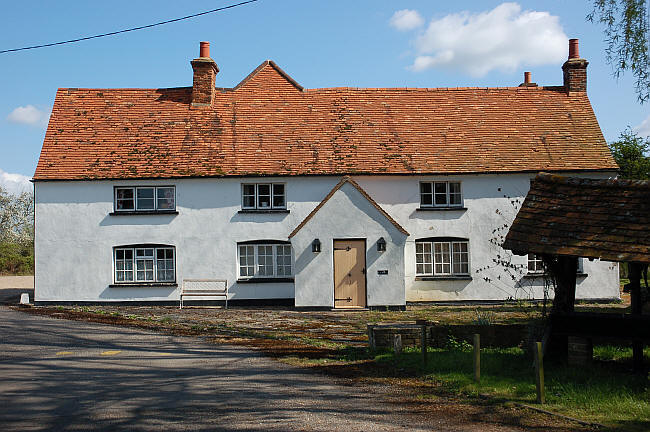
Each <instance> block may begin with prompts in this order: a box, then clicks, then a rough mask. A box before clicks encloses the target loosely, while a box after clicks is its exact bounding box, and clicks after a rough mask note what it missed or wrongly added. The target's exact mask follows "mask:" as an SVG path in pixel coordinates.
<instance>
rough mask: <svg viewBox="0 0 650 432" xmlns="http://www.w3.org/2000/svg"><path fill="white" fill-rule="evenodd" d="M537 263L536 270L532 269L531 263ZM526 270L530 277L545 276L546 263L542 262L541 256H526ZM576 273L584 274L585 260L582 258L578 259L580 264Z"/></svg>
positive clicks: (530, 254)
mask: <svg viewBox="0 0 650 432" xmlns="http://www.w3.org/2000/svg"><path fill="white" fill-rule="evenodd" d="M531 262H535V263H539V264H535V268H534V269H532V270H531V269H530V263H531ZM526 268H527V274H529V275H544V273H545V272H544V262H543V261H542V258H541V256H540V255H539V254H535V253H529V254H528V255H526ZM576 273H578V274H583V273H584V260H583V258H582V257H578V264H577V265H576Z"/></svg>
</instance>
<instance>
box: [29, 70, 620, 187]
mask: <svg viewBox="0 0 650 432" xmlns="http://www.w3.org/2000/svg"><path fill="white" fill-rule="evenodd" d="M218 79H219V77H218V76H217V80H218ZM191 91H192V89H191V88H189V87H186V88H168V89H72V88H70V89H59V90H58V91H57V94H56V99H55V102H54V107H53V110H52V116H51V118H50V123H49V126H48V129H47V133H46V135H45V140H44V142H43V149H42V152H41V156H40V159H39V162H38V166H37V168H36V172H35V174H34V179H35V180H58V179H63V180H83V179H118V178H132V179H135V178H178V177H222V176H266V175H281V176H294V175H346V174H352V175H357V174H462V173H507V172H538V171H544V170H545V171H573V170H576V171H580V170H615V169H617V166H616V164H615V163H614V160H613V159H612V157H611V155H610V153H609V150H608V149H607V145H606V142H605V139H604V138H603V135H602V133H601V131H600V127H599V126H598V122H597V121H596V117H595V115H594V112H593V110H592V108H591V105H590V103H589V100H588V98H587V96H586V94H584V93H571V94H568V93H567V92H566V91H565V90H564V88H562V87H534V88H527V87H512V88H464V89H447V88H442V89H431V88H417V89H412V88H409V89H406V88H384V89H355V88H325V89H303V88H302V87H301V86H300V85H299V84H298V83H296V82H295V81H294V80H293V79H292V78H291V77H289V76H288V75H287V74H286V73H285V72H283V71H282V70H281V69H280V68H279V67H278V66H277V65H275V63H273V62H271V61H266V62H264V63H262V64H261V65H260V66H259V67H258V68H257V69H256V70H255V71H254V72H253V73H251V74H250V75H249V76H248V77H247V78H245V79H244V80H243V81H242V82H241V83H240V84H239V85H237V86H236V87H235V88H217V89H216V95H215V99H214V103H213V105H212V106H211V107H201V108H196V107H194V108H192V107H191V106H190V97H191Z"/></svg>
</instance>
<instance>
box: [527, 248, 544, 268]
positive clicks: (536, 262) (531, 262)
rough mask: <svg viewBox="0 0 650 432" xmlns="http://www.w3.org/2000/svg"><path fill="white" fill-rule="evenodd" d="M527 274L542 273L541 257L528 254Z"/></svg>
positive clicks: (542, 262) (542, 263)
mask: <svg viewBox="0 0 650 432" xmlns="http://www.w3.org/2000/svg"><path fill="white" fill-rule="evenodd" d="M528 273H544V261H542V256H541V255H537V254H534V253H529V254H528Z"/></svg>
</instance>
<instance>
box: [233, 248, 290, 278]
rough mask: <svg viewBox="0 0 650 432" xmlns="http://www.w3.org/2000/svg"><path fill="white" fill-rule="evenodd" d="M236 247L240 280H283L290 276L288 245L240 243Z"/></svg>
mask: <svg viewBox="0 0 650 432" xmlns="http://www.w3.org/2000/svg"><path fill="white" fill-rule="evenodd" d="M237 247H238V254H239V277H240V278H242V279H248V278H253V277H260V278H285V277H290V276H291V275H292V268H291V245H290V244H285V243H282V244H278V243H259V244H257V243H245V244H242V243H240V244H239V245H238V246H237Z"/></svg>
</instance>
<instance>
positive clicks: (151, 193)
mask: <svg viewBox="0 0 650 432" xmlns="http://www.w3.org/2000/svg"><path fill="white" fill-rule="evenodd" d="M174 210H176V188H175V187H174V186H155V187H154V186H143V187H140V186H138V187H135V186H132V187H131V186H129V187H121V186H120V187H116V188H115V211H116V212H124V211H128V212H134V211H135V212H138V211H141V212H155V211H160V212H165V211H174Z"/></svg>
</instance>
